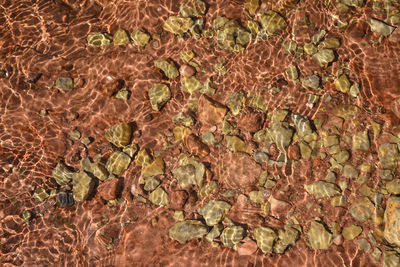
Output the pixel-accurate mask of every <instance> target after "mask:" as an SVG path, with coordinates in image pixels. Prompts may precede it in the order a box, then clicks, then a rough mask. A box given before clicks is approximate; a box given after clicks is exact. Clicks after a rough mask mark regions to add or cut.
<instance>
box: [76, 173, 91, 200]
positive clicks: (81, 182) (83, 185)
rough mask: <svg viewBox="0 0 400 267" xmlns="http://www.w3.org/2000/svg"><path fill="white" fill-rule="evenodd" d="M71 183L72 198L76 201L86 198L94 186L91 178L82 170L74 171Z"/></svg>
mask: <svg viewBox="0 0 400 267" xmlns="http://www.w3.org/2000/svg"><path fill="white" fill-rule="evenodd" d="M72 184H73V191H72V192H73V196H74V200H75V201H77V202H82V201H84V200H85V199H87V198H88V196H89V195H90V193H91V192H92V190H93V187H94V182H93V181H92V178H91V177H90V176H89V175H88V174H87V173H86V172H84V171H81V172H77V173H74V176H73V177H72Z"/></svg>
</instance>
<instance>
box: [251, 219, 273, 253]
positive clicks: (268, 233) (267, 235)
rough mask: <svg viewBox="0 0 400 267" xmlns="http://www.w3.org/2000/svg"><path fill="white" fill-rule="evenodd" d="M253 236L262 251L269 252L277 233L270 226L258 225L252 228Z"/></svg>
mask: <svg viewBox="0 0 400 267" xmlns="http://www.w3.org/2000/svg"><path fill="white" fill-rule="evenodd" d="M254 238H255V239H256V241H257V246H258V247H259V248H260V249H261V251H262V252H263V253H267V252H268V253H271V252H272V249H273V246H274V243H275V241H276V240H277V239H278V235H277V234H276V233H275V231H274V230H272V229H271V228H269V227H263V226H260V227H257V228H256V229H254Z"/></svg>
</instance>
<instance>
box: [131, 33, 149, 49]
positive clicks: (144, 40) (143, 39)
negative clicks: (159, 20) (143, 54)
mask: <svg viewBox="0 0 400 267" xmlns="http://www.w3.org/2000/svg"><path fill="white" fill-rule="evenodd" d="M131 39H132V40H133V41H134V42H135V43H136V44H137V45H139V46H141V47H144V46H146V45H147V44H148V43H149V41H150V35H149V34H147V33H145V32H142V31H141V30H138V29H136V30H133V31H132V33H131Z"/></svg>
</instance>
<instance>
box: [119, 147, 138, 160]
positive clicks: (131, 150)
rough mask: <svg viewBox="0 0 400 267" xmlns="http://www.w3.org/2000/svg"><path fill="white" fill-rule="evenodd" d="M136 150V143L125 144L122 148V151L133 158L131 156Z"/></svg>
mask: <svg viewBox="0 0 400 267" xmlns="http://www.w3.org/2000/svg"><path fill="white" fill-rule="evenodd" d="M137 151H138V146H137V145H136V144H130V145H127V146H126V147H124V148H123V149H122V152H124V153H125V154H127V155H128V156H129V157H131V158H133V156H134V155H135V154H136V152H137Z"/></svg>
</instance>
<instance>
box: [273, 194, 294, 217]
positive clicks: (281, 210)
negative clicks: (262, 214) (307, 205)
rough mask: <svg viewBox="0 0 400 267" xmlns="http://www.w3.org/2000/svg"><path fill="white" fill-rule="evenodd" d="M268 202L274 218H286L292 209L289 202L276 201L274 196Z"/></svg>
mask: <svg viewBox="0 0 400 267" xmlns="http://www.w3.org/2000/svg"><path fill="white" fill-rule="evenodd" d="M268 201H269V203H271V209H270V214H271V215H272V216H274V217H278V218H284V217H286V216H287V214H288V212H289V210H290V208H291V207H292V205H290V204H289V203H288V202H286V201H282V200H279V199H276V198H274V197H273V196H270V197H269V199H268Z"/></svg>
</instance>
